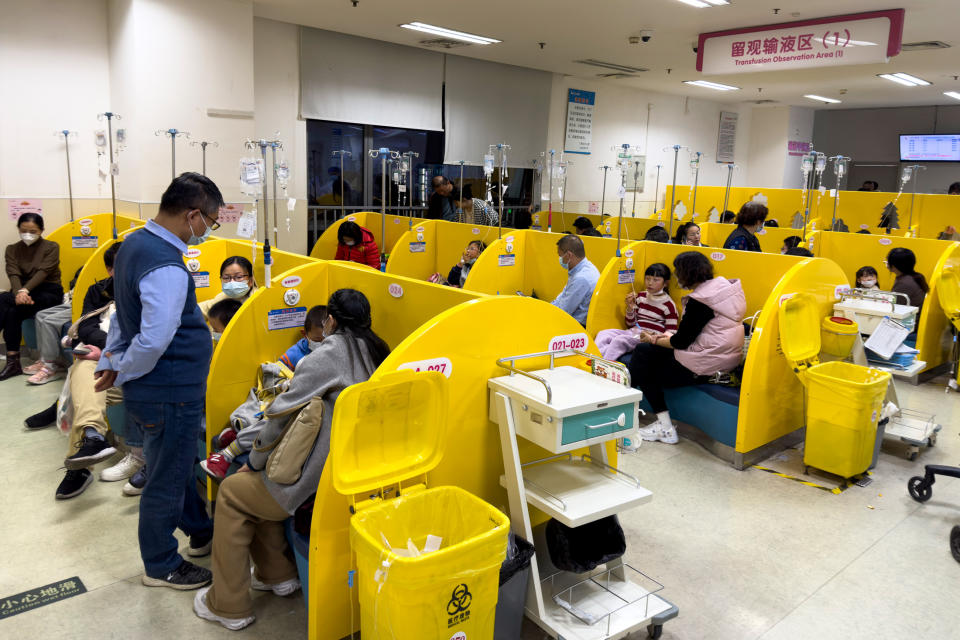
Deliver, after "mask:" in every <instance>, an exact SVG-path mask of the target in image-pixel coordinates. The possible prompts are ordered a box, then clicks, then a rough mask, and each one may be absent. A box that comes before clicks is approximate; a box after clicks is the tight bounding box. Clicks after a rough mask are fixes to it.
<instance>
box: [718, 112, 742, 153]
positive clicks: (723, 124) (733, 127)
mask: <svg viewBox="0 0 960 640" xmlns="http://www.w3.org/2000/svg"><path fill="white" fill-rule="evenodd" d="M738 117H739V114H737V113H735V112H733V111H721V112H720V130H719V131H718V132H717V162H733V152H734V151H735V150H736V144H737V118H738Z"/></svg>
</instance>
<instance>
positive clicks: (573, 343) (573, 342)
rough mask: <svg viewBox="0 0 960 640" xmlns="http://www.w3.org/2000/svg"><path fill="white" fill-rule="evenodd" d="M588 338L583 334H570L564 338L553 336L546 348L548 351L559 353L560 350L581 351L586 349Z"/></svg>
mask: <svg viewBox="0 0 960 640" xmlns="http://www.w3.org/2000/svg"><path fill="white" fill-rule="evenodd" d="M589 342H590V338H588V337H587V334H585V333H570V334H567V335H565V336H554V337H553V338H551V339H550V344H549V345H548V347H547V350H548V351H560V350H562V349H576V350H578V351H583V350H584V349H586V348H587V343H589Z"/></svg>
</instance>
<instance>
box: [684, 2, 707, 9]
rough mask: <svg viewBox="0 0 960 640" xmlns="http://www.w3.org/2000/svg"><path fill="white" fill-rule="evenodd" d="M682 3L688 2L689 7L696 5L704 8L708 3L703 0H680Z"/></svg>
mask: <svg viewBox="0 0 960 640" xmlns="http://www.w3.org/2000/svg"><path fill="white" fill-rule="evenodd" d="M680 2H682V3H683V4H688V5H690V6H691V7H696V8H697V9H706V8H707V7H709V6H710V5H709V4H708V3H706V2H704V1H703V0H680Z"/></svg>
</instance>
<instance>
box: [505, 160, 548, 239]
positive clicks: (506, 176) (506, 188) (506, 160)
mask: <svg viewBox="0 0 960 640" xmlns="http://www.w3.org/2000/svg"><path fill="white" fill-rule="evenodd" d="M509 150H510V145H508V144H506V143H503V142H498V143H497V144H492V145H490V147H489V152H490V153H491V154H492V153H493V152H494V151H496V152H497V153H498V154H499V156H500V157H499V158H498V159H499V161H500V162H499V165H500V184H499V188H500V197H499V198H498V201H499V202H498V205H499V211H498V212H497V239H499V238H500V237H501V236H502V235H503V197H504V196H505V195H506V193H507V185H506V183H505V182H504V181H505V180H506V179H507V151H509ZM550 153H551V154H552V153H553V151H551V152H550Z"/></svg>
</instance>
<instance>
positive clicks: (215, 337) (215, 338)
mask: <svg viewBox="0 0 960 640" xmlns="http://www.w3.org/2000/svg"><path fill="white" fill-rule="evenodd" d="M210 335H212V336H213V341H214V342H220V336H222V335H223V334H222V333H220V332H219V331H211V332H210Z"/></svg>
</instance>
